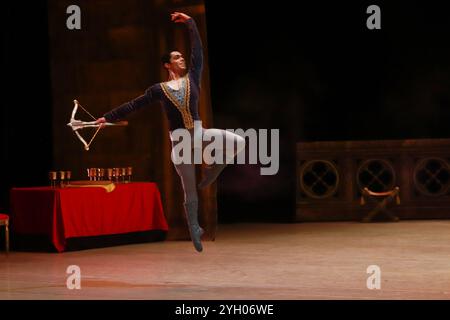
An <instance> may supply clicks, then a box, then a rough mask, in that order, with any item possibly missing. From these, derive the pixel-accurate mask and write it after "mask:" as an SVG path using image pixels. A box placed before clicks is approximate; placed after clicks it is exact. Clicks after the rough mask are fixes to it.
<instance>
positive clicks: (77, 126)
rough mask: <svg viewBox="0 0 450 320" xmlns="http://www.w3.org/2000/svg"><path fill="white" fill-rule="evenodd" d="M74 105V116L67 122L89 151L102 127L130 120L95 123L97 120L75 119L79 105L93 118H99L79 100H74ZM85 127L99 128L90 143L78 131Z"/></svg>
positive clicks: (123, 123)
mask: <svg viewBox="0 0 450 320" xmlns="http://www.w3.org/2000/svg"><path fill="white" fill-rule="evenodd" d="M73 103H74V107H73V110H72V116H71V117H70V122H69V123H68V124H67V125H68V126H69V127H71V128H72V130H73V132H75V134H76V136H77V137H78V139H80V141H81V142H82V143H83V145H84V149H85V150H86V151H89V147H90V145H91V143H92V141H94V139H95V137H96V136H97V133H98V132H99V131H100V129H101V128H102V127H104V126H106V127H110V126H126V125H128V121H119V122H114V123H112V122H105V123H102V124H98V123H95V121H81V120H76V119H75V114H76V113H77V111H78V107H80V108H81V109H82V110H83V111H84V112H86V113H87V114H88V115H89V116H90V117H91V118H92V119H94V120H97V119H96V118H95V117H94V116H93V115H92V114H91V113H90V112H89V111H87V110H86V109H85V108H83V106H82V105H81V104H79V103H78V101H77V100H73ZM84 128H97V130H96V131H95V133H94V135H93V136H92V138H91V139H90V140H89V143H88V142H86V140H84V138H83V137H82V136H81V134H80V133H79V132H78V131H79V130H81V129H84Z"/></svg>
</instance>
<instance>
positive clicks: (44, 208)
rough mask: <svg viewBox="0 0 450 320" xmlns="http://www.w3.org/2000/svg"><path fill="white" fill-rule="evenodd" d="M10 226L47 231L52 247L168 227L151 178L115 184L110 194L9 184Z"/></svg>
mask: <svg viewBox="0 0 450 320" xmlns="http://www.w3.org/2000/svg"><path fill="white" fill-rule="evenodd" d="M10 219H11V227H12V231H13V232H15V233H17V234H24V235H48V236H49V238H50V239H52V242H53V244H54V246H55V248H56V249H57V250H58V251H59V252H62V251H64V250H65V245H66V239H68V238H73V237H87V236H99V235H111V234H120V233H129V232H138V231H148V230H164V231H167V230H168V226H167V222H166V219H165V217H164V213H163V209H162V205H161V197H160V193H159V189H158V186H157V185H156V184H155V183H147V182H142V183H140V182H138V183H127V184H117V185H116V188H115V189H114V190H113V191H112V192H110V193H108V192H107V191H106V190H105V189H104V188H101V187H82V188H51V187H36V188H13V189H12V190H11V217H10Z"/></svg>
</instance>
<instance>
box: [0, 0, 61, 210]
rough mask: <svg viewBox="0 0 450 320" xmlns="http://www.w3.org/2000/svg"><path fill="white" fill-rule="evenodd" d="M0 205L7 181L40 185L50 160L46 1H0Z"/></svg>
mask: <svg viewBox="0 0 450 320" xmlns="http://www.w3.org/2000/svg"><path fill="white" fill-rule="evenodd" d="M1 16H2V18H1V19H0V20H1V25H2V27H1V29H2V68H1V71H0V74H1V78H2V90H1V93H2V94H1V99H0V104H1V119H0V126H1V169H0V210H1V211H6V212H7V211H8V206H9V188H10V187H11V186H29V185H30V184H31V185H42V184H46V183H47V172H48V169H49V168H50V167H51V165H52V111H51V108H49V106H50V105H51V93H50V75H49V57H48V54H49V52H48V29H47V3H46V1H30V2H29V3H27V4H26V5H24V4H23V3H22V2H19V1H5V2H3V3H2V5H1Z"/></svg>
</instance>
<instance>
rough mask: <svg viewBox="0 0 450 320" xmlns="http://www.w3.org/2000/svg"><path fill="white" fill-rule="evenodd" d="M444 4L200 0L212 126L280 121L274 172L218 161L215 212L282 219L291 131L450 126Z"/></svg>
mask: <svg viewBox="0 0 450 320" xmlns="http://www.w3.org/2000/svg"><path fill="white" fill-rule="evenodd" d="M372 4H377V5H379V6H380V8H381V27H382V28H381V30H369V29H368V28H367V27H366V19H367V17H368V16H369V15H368V14H367V13H366V9H367V7H368V6H369V5H372ZM445 8H446V7H445V6H444V2H437V1H427V2H423V1H422V2H420V3H416V2H411V1H296V2H295V6H294V5H293V4H292V2H288V1H285V2H280V1H273V2H261V1H227V3H226V5H223V3H220V4H218V3H217V1H206V10H207V11H206V13H207V22H208V36H209V38H208V42H209V53H210V57H211V58H210V67H211V89H212V91H211V92H212V104H213V110H214V120H215V125H217V126H219V127H235V126H237V127H242V128H279V129H280V130H281V131H280V132H281V143H280V157H281V164H280V171H279V174H278V175H276V176H266V177H264V176H260V175H259V174H258V170H259V168H258V166H244V167H234V168H228V169H226V171H225V172H224V177H223V178H222V180H221V181H220V183H219V195H218V197H219V199H222V202H220V201H219V209H220V208H222V210H223V207H227V208H228V210H227V216H226V217H224V216H221V218H224V219H229V220H230V221H236V220H241V219H243V218H244V219H245V218H248V219H260V218H267V219H272V220H273V219H275V218H280V219H289V214H290V213H292V212H293V210H292V209H291V208H292V205H293V202H294V201H295V200H294V199H295V196H294V190H295V166H294V165H295V152H294V144H295V142H298V141H318V140H365V139H409V138H448V137H450V126H449V125H448V121H449V116H450V108H449V107H450V89H449V88H450V86H449V85H450V44H449V39H450V19H449V16H448V12H447V11H446V10H445ZM236 185H239V187H238V188H236V187H235V186H236ZM224 199H226V200H227V201H226V202H225V201H224ZM221 206H222V207H221Z"/></svg>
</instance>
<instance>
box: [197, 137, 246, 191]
mask: <svg viewBox="0 0 450 320" xmlns="http://www.w3.org/2000/svg"><path fill="white" fill-rule="evenodd" d="M219 132H220V134H221V135H222V137H223V143H222V146H223V149H220V150H216V158H221V159H223V158H224V156H225V159H224V160H223V161H222V162H223V163H213V164H211V165H208V166H206V167H205V169H204V170H203V179H202V181H201V182H200V183H199V185H198V187H199V188H200V189H203V188H206V187H207V186H209V185H211V184H212V183H213V182H214V181H216V179H217V177H218V176H219V175H220V173H221V172H222V171H223V169H225V167H226V166H227V165H228V164H230V163H231V162H232V161H233V159H234V157H235V156H236V155H237V154H238V153H239V152H241V151H242V150H243V149H244V148H245V139H244V138H242V137H241V136H239V135H237V134H235V133H232V132H230V131H226V130H221V129H206V130H205V134H206V135H208V134H209V135H214V136H217V134H218V133H219ZM230 141H232V142H233V143H232V146H233V147H232V149H231V150H227V149H226V147H227V144H230V143H229V142H230ZM235 143H237V147H236V151H235V147H234V145H235Z"/></svg>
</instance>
